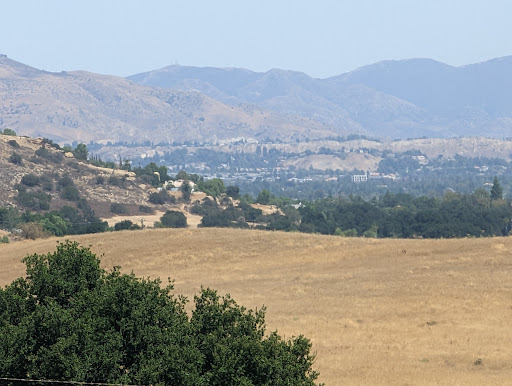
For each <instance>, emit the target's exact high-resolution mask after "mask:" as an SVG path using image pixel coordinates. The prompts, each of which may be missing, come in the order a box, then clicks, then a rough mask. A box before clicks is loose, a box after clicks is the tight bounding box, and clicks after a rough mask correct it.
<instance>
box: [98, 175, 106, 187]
mask: <svg viewBox="0 0 512 386" xmlns="http://www.w3.org/2000/svg"><path fill="white" fill-rule="evenodd" d="M104 183H105V177H103V176H98V177H96V185H103V184H104Z"/></svg>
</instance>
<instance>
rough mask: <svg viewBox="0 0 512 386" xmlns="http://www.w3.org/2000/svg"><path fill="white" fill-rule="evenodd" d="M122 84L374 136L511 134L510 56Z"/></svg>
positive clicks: (142, 77) (178, 72)
mask: <svg viewBox="0 0 512 386" xmlns="http://www.w3.org/2000/svg"><path fill="white" fill-rule="evenodd" d="M128 79H130V80H132V81H134V82H137V83H140V84H144V85H149V86H154V87H164V88H174V89H179V90H197V91H200V92H202V93H204V94H206V95H208V96H210V97H212V98H215V99H217V100H220V101H222V102H224V103H229V104H232V105H236V104H239V103H253V104H256V105H258V106H260V107H262V108H266V109H270V110H273V111H275V112H278V113H280V114H292V115H301V116H304V117H308V118H312V119H315V120H318V121H320V122H322V123H324V124H327V125H332V126H342V125H347V126H349V127H359V128H360V130H362V131H366V132H368V133H371V134H373V135H377V136H384V137H391V138H407V137H420V136H434V137H457V136H496V137H503V136H511V135H512V56H508V57H503V58H497V59H493V60H489V61H487V62H483V63H476V64H470V65H466V66H461V67H453V66H450V65H447V64H444V63H440V62H437V61H435V60H432V59H408V60H394V61H383V62H379V63H375V64H372V65H369V66H364V67H361V68H359V69H357V70H355V71H352V72H349V73H345V74H342V75H339V76H335V77H330V78H327V79H314V78H311V77H309V76H308V75H306V74H304V73H300V72H294V71H285V70H270V71H267V72H265V73H256V72H252V71H249V70H245V69H237V68H226V69H222V68H209V67H206V68H200V67H184V66H177V65H174V66H169V67H164V68H162V69H159V70H155V71H150V72H146V73H141V74H136V75H133V76H130V77H128Z"/></svg>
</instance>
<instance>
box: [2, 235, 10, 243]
mask: <svg viewBox="0 0 512 386" xmlns="http://www.w3.org/2000/svg"><path fill="white" fill-rule="evenodd" d="M0 244H9V238H8V237H7V236H3V237H0Z"/></svg>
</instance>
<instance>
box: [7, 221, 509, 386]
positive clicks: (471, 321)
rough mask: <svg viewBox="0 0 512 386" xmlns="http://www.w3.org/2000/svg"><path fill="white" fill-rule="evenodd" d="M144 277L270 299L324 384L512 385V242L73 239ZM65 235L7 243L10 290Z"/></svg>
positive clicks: (252, 299)
mask: <svg viewBox="0 0 512 386" xmlns="http://www.w3.org/2000/svg"><path fill="white" fill-rule="evenodd" d="M73 239H74V240H78V241H79V242H80V243H82V244H83V245H92V250H93V251H94V252H96V253H98V254H104V256H103V258H102V265H103V266H104V267H106V268H109V267H112V266H114V265H121V266H122V268H123V271H124V272H130V271H132V270H133V271H134V272H135V274H137V275H139V276H145V277H147V276H150V277H153V278H154V277H161V278H162V279H163V280H164V282H165V279H166V278H167V277H168V276H170V277H171V278H173V279H175V280H176V281H175V287H176V290H175V292H176V293H177V294H185V295H187V296H188V297H189V299H191V298H192V297H193V295H194V293H197V292H198V291H199V290H200V286H201V285H205V286H209V287H212V288H216V289H218V290H219V292H220V293H226V292H229V293H231V295H232V297H233V298H234V299H235V300H236V301H237V302H238V303H240V304H243V305H245V306H247V307H251V308H255V307H258V308H259V307H261V306H262V305H265V306H267V327H268V331H272V330H275V329H277V330H278V331H279V333H280V334H282V335H284V336H286V337H291V336H293V335H298V334H304V335H306V336H307V337H309V338H311V339H312V342H313V350H314V351H316V352H317V354H318V358H317V362H316V365H315V368H316V369H318V370H319V371H320V373H321V378H320V381H322V382H325V383H326V384H327V385H337V384H397V383H400V384H445V385H451V384H464V385H467V384H474V385H482V384H508V383H510V379H512V367H511V366H510V358H512V346H511V345H510V342H511V341H512V327H511V324H510V320H511V318H512V301H511V299H512V287H511V286H510V283H511V279H512V277H511V272H512V260H511V259H510V252H511V251H512V238H494V239H491V238H485V239H466V240H374V239H358V238H353V239H350V238H340V237H334V236H319V235H306V234H292V233H281V232H263V231H248V230H231V229H183V230H172V229H153V230H144V231H123V232H113V233H105V234H97V235H83V236H77V237H73ZM56 241H57V239H55V238H52V239H47V240H36V241H23V242H19V243H12V244H8V245H0V285H5V284H7V283H9V282H10V281H11V280H13V279H14V278H16V277H19V276H21V275H23V274H24V266H23V265H22V264H21V263H20V260H21V259H22V258H23V257H24V256H26V255H27V254H29V253H34V252H38V253H45V252H48V251H50V250H54V249H55V242H56Z"/></svg>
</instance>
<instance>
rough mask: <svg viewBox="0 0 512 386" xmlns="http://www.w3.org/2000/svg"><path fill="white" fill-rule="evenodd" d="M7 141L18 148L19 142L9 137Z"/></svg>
mask: <svg viewBox="0 0 512 386" xmlns="http://www.w3.org/2000/svg"><path fill="white" fill-rule="evenodd" d="M7 143H8V144H9V145H11V146H12V147H13V148H15V149H19V148H20V144H19V143H18V142H16V140H15V139H10V140H9V141H7Z"/></svg>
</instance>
